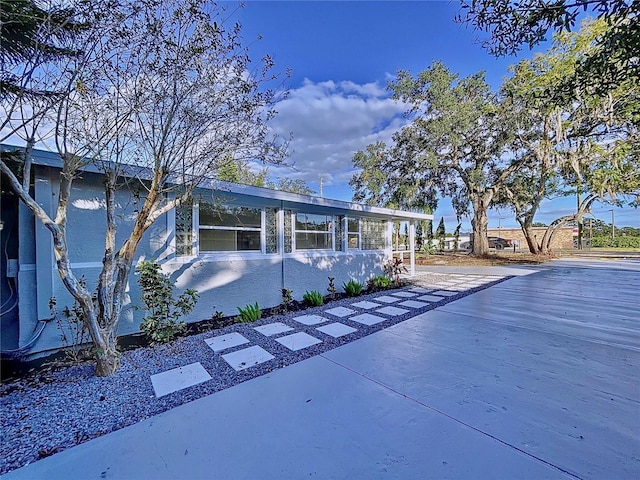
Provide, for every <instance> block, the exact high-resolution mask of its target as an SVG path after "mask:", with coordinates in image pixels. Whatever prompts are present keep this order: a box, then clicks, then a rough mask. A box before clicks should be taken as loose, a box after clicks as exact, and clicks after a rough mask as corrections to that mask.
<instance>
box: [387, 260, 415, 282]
mask: <svg viewBox="0 0 640 480" xmlns="http://www.w3.org/2000/svg"><path fill="white" fill-rule="evenodd" d="M383 269H384V273H385V274H386V275H387V277H389V278H390V279H391V281H393V283H394V284H396V285H400V284H401V283H402V281H401V280H400V275H401V274H402V273H409V270H407V267H405V266H404V265H403V263H402V260H401V259H400V258H398V257H393V258H392V259H391V260H389V261H388V262H387V263H385V264H384V265H383Z"/></svg>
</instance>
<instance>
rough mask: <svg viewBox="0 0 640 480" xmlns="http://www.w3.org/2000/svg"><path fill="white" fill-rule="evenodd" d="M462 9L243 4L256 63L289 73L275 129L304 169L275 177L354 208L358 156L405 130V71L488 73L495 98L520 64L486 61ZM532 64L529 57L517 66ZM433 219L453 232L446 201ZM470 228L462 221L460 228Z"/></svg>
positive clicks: (551, 208) (553, 207)
mask: <svg viewBox="0 0 640 480" xmlns="http://www.w3.org/2000/svg"><path fill="white" fill-rule="evenodd" d="M234 5H237V4H235V3H231V2H229V7H230V8H232V6H234ZM458 9H459V3H458V2H457V1H453V2H450V1H408V2H403V1H394V2H388V1H353V2H341V1H326V2H316V1H279V2H274V1H260V0H250V1H248V2H246V4H245V8H244V9H241V10H240V11H239V12H238V13H237V14H236V15H235V16H234V18H236V19H237V20H238V21H240V23H241V24H242V27H243V28H242V32H243V39H244V42H245V44H246V45H250V51H251V56H252V58H255V59H258V58H259V57H261V56H262V55H263V54H265V53H269V54H270V55H271V56H272V58H273V59H274V60H275V62H276V69H278V70H279V71H284V70H285V69H287V68H289V69H291V71H292V75H291V77H290V79H289V80H288V82H287V87H288V88H289V90H290V94H289V98H288V99H287V100H285V101H284V102H282V103H281V104H279V105H278V111H279V114H278V117H277V118H276V121H275V122H274V128H275V130H276V131H278V132H280V133H282V134H284V135H286V134H288V133H289V132H292V133H293V137H294V139H293V142H292V144H291V152H292V154H291V159H290V160H291V162H293V163H294V164H295V167H296V169H297V170H296V171H294V170H291V169H284V168H274V167H271V168H270V172H271V174H272V175H278V176H289V177H293V178H303V179H304V180H306V181H307V183H308V184H309V185H310V186H311V187H312V188H313V189H314V190H316V191H318V190H319V178H320V176H322V178H323V195H324V196H325V197H329V198H335V199H340V200H351V196H352V192H351V190H350V188H349V186H348V182H349V179H350V178H351V176H352V175H353V174H354V173H355V172H354V169H353V165H352V163H351V158H352V156H353V154H354V153H355V152H356V151H357V150H359V149H363V148H365V147H366V145H368V144H370V143H373V142H375V141H378V140H381V141H385V142H387V143H389V141H390V139H391V135H392V134H393V132H394V131H396V130H397V129H398V128H400V127H401V126H402V124H403V122H404V120H403V118H402V113H403V111H404V110H405V107H404V106H402V105H399V104H397V103H395V102H393V101H392V100H391V99H390V98H389V94H388V92H387V91H386V85H387V82H388V81H389V80H391V79H393V77H394V75H395V72H396V71H397V70H398V69H405V70H409V71H410V72H411V73H413V74H416V73H418V72H419V71H421V70H423V69H425V68H427V67H428V66H429V65H431V64H432V63H433V62H434V61H436V60H441V61H443V62H444V63H445V64H446V65H447V66H448V67H449V68H450V69H451V70H452V71H454V72H457V73H458V74H460V75H461V76H467V75H470V74H473V73H476V72H478V71H480V70H484V71H485V72H486V78H487V81H488V82H489V83H490V84H491V85H492V86H493V87H494V88H496V89H497V88H498V87H499V85H500V84H501V82H502V79H503V78H504V77H505V76H507V75H508V66H509V65H512V64H514V63H516V62H517V60H518V58H514V57H507V58H499V59H496V58H494V57H493V56H491V55H489V54H488V53H487V52H486V51H485V50H484V49H483V48H482V47H481V46H480V45H479V42H478V33H477V32H474V31H473V29H472V28H471V27H468V26H465V25H460V24H457V23H455V22H454V20H453V19H454V17H455V15H456V13H457V12H458ZM258 36H261V37H262V39H261V40H257V39H258ZM548 45H549V44H548V43H547V44H543V45H542V46H541V47H538V48H537V51H543V50H544V49H546V48H547V47H548ZM531 55H533V52H530V51H529V50H525V51H524V52H522V54H521V55H520V58H527V57H530V56H531ZM575 204H576V199H575V197H574V198H565V199H559V200H554V201H546V202H544V204H543V205H542V208H541V211H540V214H539V216H538V217H537V220H538V221H543V222H550V221H551V220H553V219H554V218H557V217H558V216H561V215H565V214H569V213H572V212H573V211H575ZM609 208H611V207H610V206H600V205H594V208H593V209H592V210H593V213H594V215H595V217H596V218H600V219H602V220H605V221H607V222H609V221H610V218H611V212H609V211H608V209H609ZM434 215H435V218H436V221H438V220H439V218H440V217H441V216H444V218H445V222H446V224H447V227H448V228H449V229H451V230H453V229H454V228H455V225H456V217H455V214H454V213H453V210H452V208H451V206H450V204H449V202H448V201H446V200H443V201H441V202H440V205H439V207H438V209H437V210H436V212H435V214H434ZM615 219H616V225H630V226H636V227H640V212H638V211H637V210H635V209H631V208H625V209H622V210H617V211H616V214H615ZM499 224H500V225H502V226H504V227H507V226H516V225H517V224H516V222H515V220H514V219H513V214H512V212H510V211H508V210H501V211H499V212H498V211H494V212H490V215H489V226H490V227H497V226H498V225H499ZM468 225H469V223H468V219H463V228H468Z"/></svg>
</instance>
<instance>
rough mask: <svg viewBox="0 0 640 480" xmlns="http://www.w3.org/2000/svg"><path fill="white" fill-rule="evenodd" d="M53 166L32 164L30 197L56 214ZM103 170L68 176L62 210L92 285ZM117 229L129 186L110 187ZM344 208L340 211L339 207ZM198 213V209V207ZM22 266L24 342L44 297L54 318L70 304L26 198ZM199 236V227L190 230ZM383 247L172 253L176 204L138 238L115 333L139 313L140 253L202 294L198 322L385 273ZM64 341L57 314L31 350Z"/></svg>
mask: <svg viewBox="0 0 640 480" xmlns="http://www.w3.org/2000/svg"><path fill="white" fill-rule="evenodd" d="M58 175H59V171H58V170H57V169H55V168H51V167H44V166H39V167H38V168H35V169H34V176H35V185H36V188H35V198H36V201H37V202H38V203H39V204H40V205H41V206H42V207H43V208H44V209H45V210H46V211H47V212H48V213H49V214H50V215H52V216H53V215H54V212H55V208H56V206H57V200H58V199H57V192H58ZM103 198H104V194H103V187H102V184H101V176H100V175H98V174H92V173H83V175H82V176H81V177H80V178H78V179H76V180H74V187H73V190H72V194H71V201H70V205H69V210H68V228H67V238H68V244H69V256H70V260H71V265H72V269H73V271H74V274H75V275H76V276H77V278H81V277H84V278H85V279H86V282H87V286H88V288H89V289H90V290H93V289H94V288H95V286H96V284H97V279H98V276H99V273H100V271H101V268H102V258H103V256H104V242H105V231H106V219H105V205H104V201H103ZM116 202H117V210H118V218H117V222H118V235H117V242H116V245H118V246H119V245H121V244H122V242H123V240H124V239H125V238H126V236H127V235H128V233H129V232H130V229H131V227H132V224H133V219H134V213H135V210H136V208H137V204H138V202H139V199H138V198H137V197H136V195H135V194H134V193H132V192H131V191H129V190H127V189H121V190H119V191H118V192H117V194H116ZM340 215H344V212H340ZM196 217H197V215H196ZM20 222H21V225H22V224H24V228H22V229H21V231H20V238H19V242H20V268H19V279H18V282H19V292H20V298H19V309H20V319H19V335H20V346H24V345H25V344H26V343H27V342H28V341H29V340H30V339H31V338H32V335H33V332H34V330H35V328H36V327H37V326H38V321H39V320H44V319H48V318H50V317H51V316H52V313H51V310H50V300H51V299H52V298H54V299H55V302H56V306H55V309H56V311H57V319H58V320H59V321H61V322H63V323H64V324H66V322H67V320H66V319H65V318H64V316H63V315H61V312H62V311H63V309H64V308H65V307H71V306H72V305H73V298H72V297H71V296H70V294H69V293H68V292H67V290H66V288H65V286H64V284H63V283H62V281H61V279H60V277H59V274H58V272H57V268H56V264H55V257H54V253H53V245H52V238H51V233H50V232H49V231H48V230H47V229H46V228H45V227H44V226H42V225H41V223H40V222H39V221H37V220H36V219H35V218H34V217H33V215H32V214H31V212H30V211H29V210H28V209H26V208H25V207H24V206H21V207H20ZM196 237H197V235H196ZM385 245H386V247H387V248H385V249H383V250H371V251H364V250H356V251H351V250H350V251H348V252H343V251H322V250H319V251H313V250H309V251H297V252H296V251H294V252H292V253H283V252H282V250H283V249H282V241H280V251H279V252H278V253H275V254H265V253H262V254H261V253H257V254H253V253H242V252H239V253H235V252H230V253H228V254H222V253H216V254H213V255H212V254H207V253H205V254H201V255H195V256H191V257H176V256H175V212H174V211H171V212H169V213H167V214H165V215H163V216H162V217H160V218H159V219H158V220H157V221H156V222H155V223H154V225H153V226H152V227H151V228H150V229H149V230H148V231H147V232H146V234H145V235H144V237H143V238H142V240H141V242H140V244H139V247H138V250H137V259H136V262H134V268H133V269H132V272H131V274H130V277H129V285H128V288H127V298H126V299H125V305H124V308H123V312H122V316H121V319H120V325H119V334H120V335H126V334H131V333H136V332H138V331H139V324H140V321H141V319H142V318H143V316H144V311H143V310H142V309H140V308H136V307H141V306H142V303H141V301H140V288H139V286H138V283H137V277H136V275H135V273H134V271H133V270H134V269H135V264H136V263H137V262H138V261H140V260H143V259H156V260H157V261H158V262H159V263H160V264H161V265H162V268H163V271H164V272H165V273H166V274H168V275H169V276H170V278H171V280H172V282H173V283H174V285H175V287H176V290H175V295H176V296H177V295H179V294H180V293H182V292H183V291H184V290H185V289H187V288H193V289H196V290H197V291H198V292H199V295H200V299H199V301H198V303H197V306H196V308H195V310H194V311H193V312H192V313H191V314H190V315H188V316H187V317H186V318H185V319H184V320H185V321H187V322H197V321H201V320H206V319H210V318H211V317H212V315H213V314H214V313H215V312H217V311H221V312H223V314H224V315H235V314H237V313H238V310H237V307H244V306H245V305H247V304H250V303H251V304H252V303H255V302H258V304H259V306H260V307H261V308H267V307H273V306H276V305H278V304H280V302H281V300H282V296H281V289H282V288H288V289H291V290H293V297H294V298H295V299H298V300H301V299H302V296H303V295H304V293H305V292H306V291H307V290H309V291H310V290H317V291H319V292H321V293H323V294H327V293H328V291H327V287H328V277H335V284H336V287H337V288H338V289H339V290H341V287H342V284H343V283H345V282H347V281H348V280H349V279H352V278H353V279H356V280H358V281H360V282H363V283H364V282H366V280H367V279H369V278H371V277H373V276H375V275H380V274H382V273H383V268H382V267H383V263H384V261H385V259H387V258H389V257H390V248H389V246H390V242H389V241H388V239H387V241H386V242H385ZM64 346H65V342H64V341H63V340H62V338H61V331H60V329H59V327H58V325H57V321H56V320H54V321H51V322H49V323H48V324H47V326H46V328H45V329H44V331H43V333H42V335H41V337H40V339H39V340H38V341H37V343H36V344H35V345H34V347H33V348H32V349H31V350H30V351H29V355H31V356H38V355H42V354H46V353H50V352H51V351H54V350H56V349H58V348H60V347H64Z"/></svg>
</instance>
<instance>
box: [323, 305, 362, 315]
mask: <svg viewBox="0 0 640 480" xmlns="http://www.w3.org/2000/svg"><path fill="white" fill-rule="evenodd" d="M325 313H330V314H331V315H335V316H336V317H348V316H349V315H351V314H352V313H356V311H355V310H351V309H350V308H346V307H336V308H331V309H329V310H325Z"/></svg>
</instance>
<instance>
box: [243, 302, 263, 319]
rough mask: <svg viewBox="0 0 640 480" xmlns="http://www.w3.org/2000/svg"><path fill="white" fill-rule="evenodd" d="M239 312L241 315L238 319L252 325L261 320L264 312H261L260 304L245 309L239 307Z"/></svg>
mask: <svg viewBox="0 0 640 480" xmlns="http://www.w3.org/2000/svg"><path fill="white" fill-rule="evenodd" d="M238 312H240V315H239V316H238V318H239V319H240V321H241V322H243V323H252V322H255V321H256V320H259V319H260V316H261V314H262V312H260V307H259V306H258V302H256V303H254V304H253V305H247V306H245V307H244V308H242V307H238Z"/></svg>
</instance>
